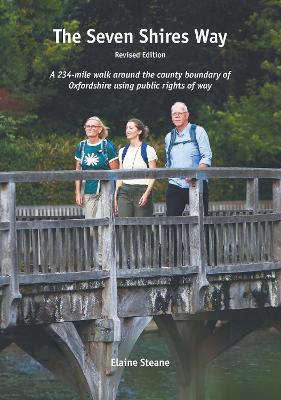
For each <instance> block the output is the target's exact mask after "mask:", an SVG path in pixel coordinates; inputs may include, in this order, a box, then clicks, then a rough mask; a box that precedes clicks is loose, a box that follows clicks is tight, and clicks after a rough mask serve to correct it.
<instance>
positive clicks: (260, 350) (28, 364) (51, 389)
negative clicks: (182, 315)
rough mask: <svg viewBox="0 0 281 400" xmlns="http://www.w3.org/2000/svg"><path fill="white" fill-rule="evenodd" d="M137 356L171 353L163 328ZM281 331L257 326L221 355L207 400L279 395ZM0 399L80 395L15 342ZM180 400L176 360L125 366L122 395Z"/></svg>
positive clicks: (127, 399)
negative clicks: (156, 365) (160, 364)
mask: <svg viewBox="0 0 281 400" xmlns="http://www.w3.org/2000/svg"><path fill="white" fill-rule="evenodd" d="M130 358H131V359H135V360H140V359H141V358H148V359H153V360H166V359H170V356H169V353H168V349H167V347H166V345H165V343H164V342H163V340H162V339H161V337H160V336H159V334H158V333H157V332H149V333H145V334H143V335H142V336H141V338H140V339H139V341H138V342H137V344H136V346H135V349H134V352H133V353H132V354H131V356H130ZM280 373H281V335H279V334H277V333H276V332H275V331H274V330H264V331H258V332H255V333H253V334H251V335H249V336H247V337H246V338H245V339H243V341H241V342H239V344H236V345H235V346H233V347H232V348H231V349H229V350H228V351H227V352H225V353H224V354H222V355H221V356H220V357H218V358H217V359H216V360H215V361H214V362H213V363H212V364H210V366H209V367H208V370H207V378H206V392H207V396H206V400H226V399H227V400H249V398H253V399H254V400H265V399H269V400H279V399H280V389H281V387H280V386H281V384H280V377H279V376H280ZM0 387H1V390H0V400H7V399H9V400H33V399H34V400H35V399H36V400H43V399H44V400H78V399H79V396H77V395H76V394H75V393H74V392H73V391H71V390H70V389H69V388H68V387H67V386H65V385H64V384H62V383H60V382H59V381H57V380H56V379H55V378H54V377H53V375H52V374H50V373H49V372H48V371H47V370H45V369H44V368H43V367H41V366H40V364H38V363H37V362H36V361H34V360H32V359H31V358H30V357H29V356H27V355H26V354H24V353H22V352H21V351H19V350H18V349H17V348H16V347H15V346H13V347H10V348H8V349H6V350H4V351H2V352H1V353H0ZM132 399H134V400H176V376H175V367H174V364H173V362H172V363H171V366H170V367H169V368H148V367H147V368H143V367H130V368H126V369H125V373H124V375H123V380H122V382H121V384H120V388H119V392H118V400H132Z"/></svg>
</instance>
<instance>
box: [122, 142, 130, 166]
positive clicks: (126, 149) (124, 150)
mask: <svg viewBox="0 0 281 400" xmlns="http://www.w3.org/2000/svg"><path fill="white" fill-rule="evenodd" d="M129 147H130V145H129V144H126V146H125V147H124V149H123V152H122V164H123V161H124V158H125V156H126V154H127V151H128V148H129Z"/></svg>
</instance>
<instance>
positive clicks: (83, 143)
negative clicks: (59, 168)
mask: <svg viewBox="0 0 281 400" xmlns="http://www.w3.org/2000/svg"><path fill="white" fill-rule="evenodd" d="M86 142H87V140H86V139H84V140H81V142H80V143H79V153H80V156H81V163H82V160H83V158H84V154H85V146H86Z"/></svg>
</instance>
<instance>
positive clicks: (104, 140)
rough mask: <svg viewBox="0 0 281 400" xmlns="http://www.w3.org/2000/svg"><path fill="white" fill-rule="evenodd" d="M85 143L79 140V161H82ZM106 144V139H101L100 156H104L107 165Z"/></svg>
mask: <svg viewBox="0 0 281 400" xmlns="http://www.w3.org/2000/svg"><path fill="white" fill-rule="evenodd" d="M86 143H87V139H84V140H81V142H80V144H79V152H80V154H81V160H83V157H84V153H85V146H86ZM108 143H109V142H108V140H106V139H103V140H102V143H101V151H102V154H103V155H104V156H105V161H106V163H108V154H107V147H108Z"/></svg>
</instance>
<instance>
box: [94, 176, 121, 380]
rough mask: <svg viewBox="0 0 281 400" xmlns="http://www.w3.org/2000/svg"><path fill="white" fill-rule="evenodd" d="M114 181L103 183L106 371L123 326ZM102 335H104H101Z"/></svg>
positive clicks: (110, 369)
mask: <svg viewBox="0 0 281 400" xmlns="http://www.w3.org/2000/svg"><path fill="white" fill-rule="evenodd" d="M113 194H114V182H110V181H106V182H102V185H101V202H102V214H103V215H102V218H108V220H109V225H108V226H104V227H103V228H102V235H101V239H102V269H104V270H106V271H109V279H108V280H107V282H106V286H105V288H104V289H103V305H102V315H103V316H104V318H105V319H103V320H100V321H99V324H100V328H101V333H102V331H103V332H106V336H107V337H108V332H109V331H111V334H110V340H108V341H109V342H110V345H108V346H107V347H108V351H107V360H106V373H107V374H110V373H111V372H112V367H111V359H113V358H116V353H117V351H118V343H119V342H120V340H121V326H120V320H119V318H118V315H117V270H116V268H117V262H116V234H115V217H114V213H113ZM101 337H102V335H101Z"/></svg>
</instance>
